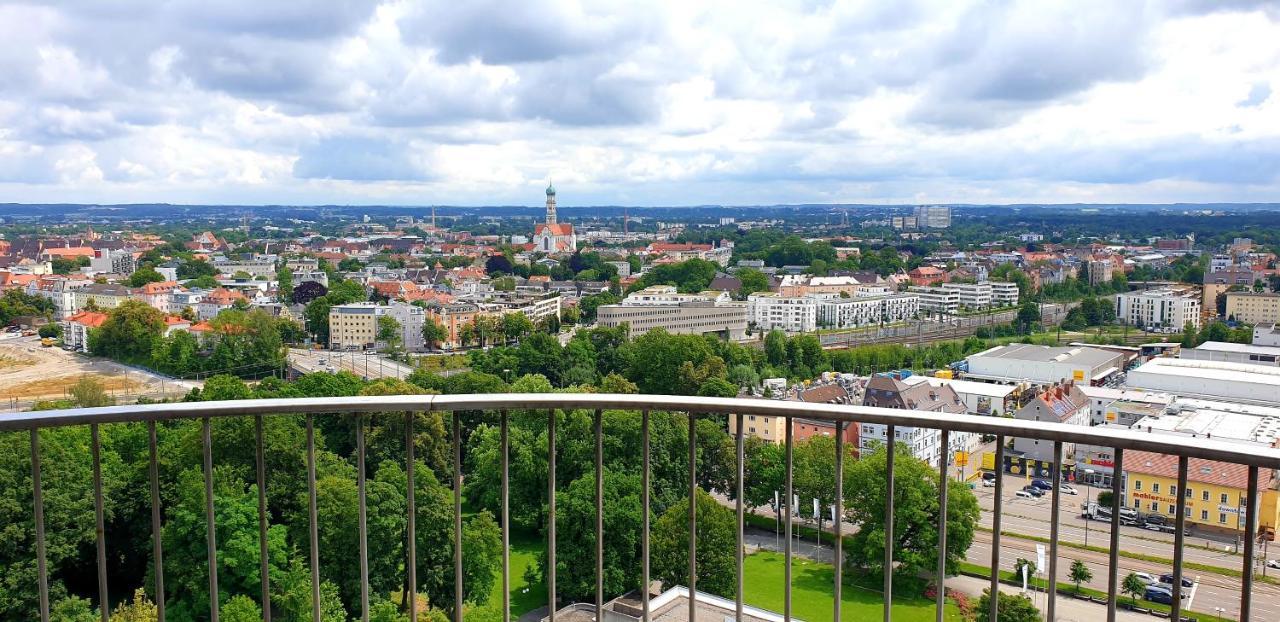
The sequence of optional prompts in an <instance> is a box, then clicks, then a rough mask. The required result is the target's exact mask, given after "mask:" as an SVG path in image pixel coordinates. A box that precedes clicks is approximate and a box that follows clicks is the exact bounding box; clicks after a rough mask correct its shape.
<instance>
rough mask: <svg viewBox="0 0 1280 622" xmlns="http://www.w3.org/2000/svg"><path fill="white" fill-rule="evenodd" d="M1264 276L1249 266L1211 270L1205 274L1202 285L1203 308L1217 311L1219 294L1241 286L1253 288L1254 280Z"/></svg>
mask: <svg viewBox="0 0 1280 622" xmlns="http://www.w3.org/2000/svg"><path fill="white" fill-rule="evenodd" d="M1261 278H1263V275H1262V274H1261V273H1256V272H1254V271H1253V270H1251V269H1249V268H1227V269H1224V270H1210V272H1209V273H1208V274H1206V275H1204V284H1203V285H1201V297H1200V300H1201V303H1200V306H1201V308H1203V309H1205V310H1206V311H1216V310H1217V308H1218V306H1217V305H1218V294H1225V293H1226V292H1227V290H1228V289H1231V288H1232V287H1235V286H1239V287H1242V288H1244V289H1246V290H1248V289H1252V288H1253V282H1254V281H1256V280H1258V279H1261Z"/></svg>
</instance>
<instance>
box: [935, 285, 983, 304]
mask: <svg viewBox="0 0 1280 622" xmlns="http://www.w3.org/2000/svg"><path fill="white" fill-rule="evenodd" d="M942 289H943V291H949V292H955V293H956V296H957V297H958V300H957V302H958V303H959V305H960V308H962V309H986V308H988V307H990V306H991V283H943V284H942Z"/></svg>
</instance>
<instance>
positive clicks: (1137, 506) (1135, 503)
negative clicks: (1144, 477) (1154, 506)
mask: <svg viewBox="0 0 1280 622" xmlns="http://www.w3.org/2000/svg"><path fill="white" fill-rule="evenodd" d="M1133 509H1135V510H1141V509H1142V501H1141V500H1139V499H1134V500H1133Z"/></svg>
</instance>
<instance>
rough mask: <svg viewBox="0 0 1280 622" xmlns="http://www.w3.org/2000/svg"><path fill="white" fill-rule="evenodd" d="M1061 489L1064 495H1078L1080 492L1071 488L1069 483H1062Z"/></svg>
mask: <svg viewBox="0 0 1280 622" xmlns="http://www.w3.org/2000/svg"><path fill="white" fill-rule="evenodd" d="M1061 490H1062V494H1064V495H1078V494H1080V493H1079V492H1076V489H1075V488H1073V487H1071V486H1070V485H1069V484H1063V485H1062V488H1061Z"/></svg>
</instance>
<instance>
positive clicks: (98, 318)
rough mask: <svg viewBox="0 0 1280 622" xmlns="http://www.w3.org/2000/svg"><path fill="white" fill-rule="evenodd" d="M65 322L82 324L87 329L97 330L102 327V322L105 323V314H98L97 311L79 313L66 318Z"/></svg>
mask: <svg viewBox="0 0 1280 622" xmlns="http://www.w3.org/2000/svg"><path fill="white" fill-rule="evenodd" d="M67 321H68V322H75V323H76V324H83V325H85V326H88V327H89V328H97V327H99V326H102V323H103V322H106V321H107V314H106V313H99V312H97V311H81V312H79V313H76V314H75V315H72V316H71V317H69V318H67Z"/></svg>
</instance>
